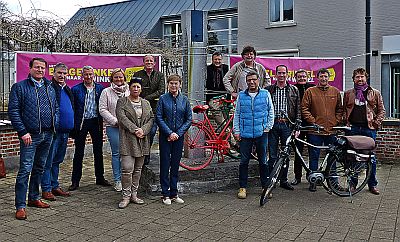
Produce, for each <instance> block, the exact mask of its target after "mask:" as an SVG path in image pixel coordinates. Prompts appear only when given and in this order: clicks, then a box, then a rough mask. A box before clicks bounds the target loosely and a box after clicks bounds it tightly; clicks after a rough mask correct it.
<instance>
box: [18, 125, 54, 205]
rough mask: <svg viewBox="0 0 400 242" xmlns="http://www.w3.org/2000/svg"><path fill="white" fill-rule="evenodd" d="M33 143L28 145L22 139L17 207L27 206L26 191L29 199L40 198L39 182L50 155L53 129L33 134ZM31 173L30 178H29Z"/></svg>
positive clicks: (20, 141)
mask: <svg viewBox="0 0 400 242" xmlns="http://www.w3.org/2000/svg"><path fill="white" fill-rule="evenodd" d="M31 137H32V144H31V145H29V146H26V145H25V144H24V142H23V141H22V140H21V139H20V140H19V143H20V156H19V159H20V161H19V170H18V174H17V178H16V181H15V207H16V208H17V209H20V208H25V207H26V191H27V190H28V179H29V193H28V200H29V201H34V200H38V199H40V196H39V184H40V180H41V179H42V174H43V170H44V166H45V164H46V159H47V156H48V155H49V150H50V145H51V142H52V139H53V132H52V131H44V132H42V133H41V134H31ZM29 175H30V178H29Z"/></svg>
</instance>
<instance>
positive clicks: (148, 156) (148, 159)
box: [144, 121, 158, 165]
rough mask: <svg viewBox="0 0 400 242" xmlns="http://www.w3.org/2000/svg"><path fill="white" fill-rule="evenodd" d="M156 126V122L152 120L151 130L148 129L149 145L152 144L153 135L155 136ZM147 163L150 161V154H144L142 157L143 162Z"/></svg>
mask: <svg viewBox="0 0 400 242" xmlns="http://www.w3.org/2000/svg"><path fill="white" fill-rule="evenodd" d="M157 128H158V126H157V123H156V121H154V122H153V126H151V130H150V147H151V146H152V145H153V141H154V136H156V133H157ZM150 151H151V149H150ZM149 163H150V154H149V155H146V156H145V157H144V164H145V165H148V164H149Z"/></svg>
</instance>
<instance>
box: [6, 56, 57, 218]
mask: <svg viewBox="0 0 400 242" xmlns="http://www.w3.org/2000/svg"><path fill="white" fill-rule="evenodd" d="M29 68H30V69H29V76H28V78H27V79H25V80H23V81H20V82H17V83H15V84H14V85H13V86H12V88H11V92H10V99H9V103H8V115H9V117H10V120H11V123H12V125H13V127H14V129H15V130H16V131H17V133H18V137H19V141H20V163H19V170H18V174H17V179H16V182H15V207H16V209H17V212H16V214H15V217H16V218H17V219H20V220H23V219H26V218H27V215H26V211H25V207H26V192H27V190H28V180H29V193H28V206H29V207H37V208H49V207H50V205H49V204H47V203H44V202H42V201H41V200H40V195H39V184H40V180H41V178H42V174H43V169H44V165H45V163H46V158H47V155H48V154H49V148H50V145H51V142H52V138H53V134H54V132H55V129H56V125H57V124H58V105H57V101H56V94H55V91H54V89H53V87H52V86H51V82H50V81H49V80H47V79H46V78H45V77H44V75H45V73H46V68H47V62H46V61H45V60H44V59H42V58H33V59H32V60H31V61H30V62H29ZM29 176H30V178H29Z"/></svg>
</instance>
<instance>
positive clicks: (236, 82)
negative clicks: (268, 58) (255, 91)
mask: <svg viewBox="0 0 400 242" xmlns="http://www.w3.org/2000/svg"><path fill="white" fill-rule="evenodd" d="M256 56H257V52H256V50H255V49H254V47H252V46H245V47H244V48H243V51H242V58H243V60H242V61H240V62H238V63H236V64H234V65H233V66H232V68H231V69H230V70H229V71H228V73H226V74H225V76H224V79H223V82H224V85H225V88H226V90H227V91H228V92H229V93H230V94H231V95H232V97H237V95H238V93H239V92H240V91H244V90H246V89H247V83H246V75H247V74H248V73H249V72H250V71H256V72H257V73H258V75H259V76H260V88H265V87H267V86H269V85H271V78H270V77H269V75H268V73H267V72H266V70H265V68H264V66H262V65H261V64H260V63H257V62H256V61H255V59H256Z"/></svg>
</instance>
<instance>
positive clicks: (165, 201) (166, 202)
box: [162, 197, 171, 205]
mask: <svg viewBox="0 0 400 242" xmlns="http://www.w3.org/2000/svg"><path fill="white" fill-rule="evenodd" d="M162 202H163V203H164V204H165V205H171V199H169V197H163V198H162Z"/></svg>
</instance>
